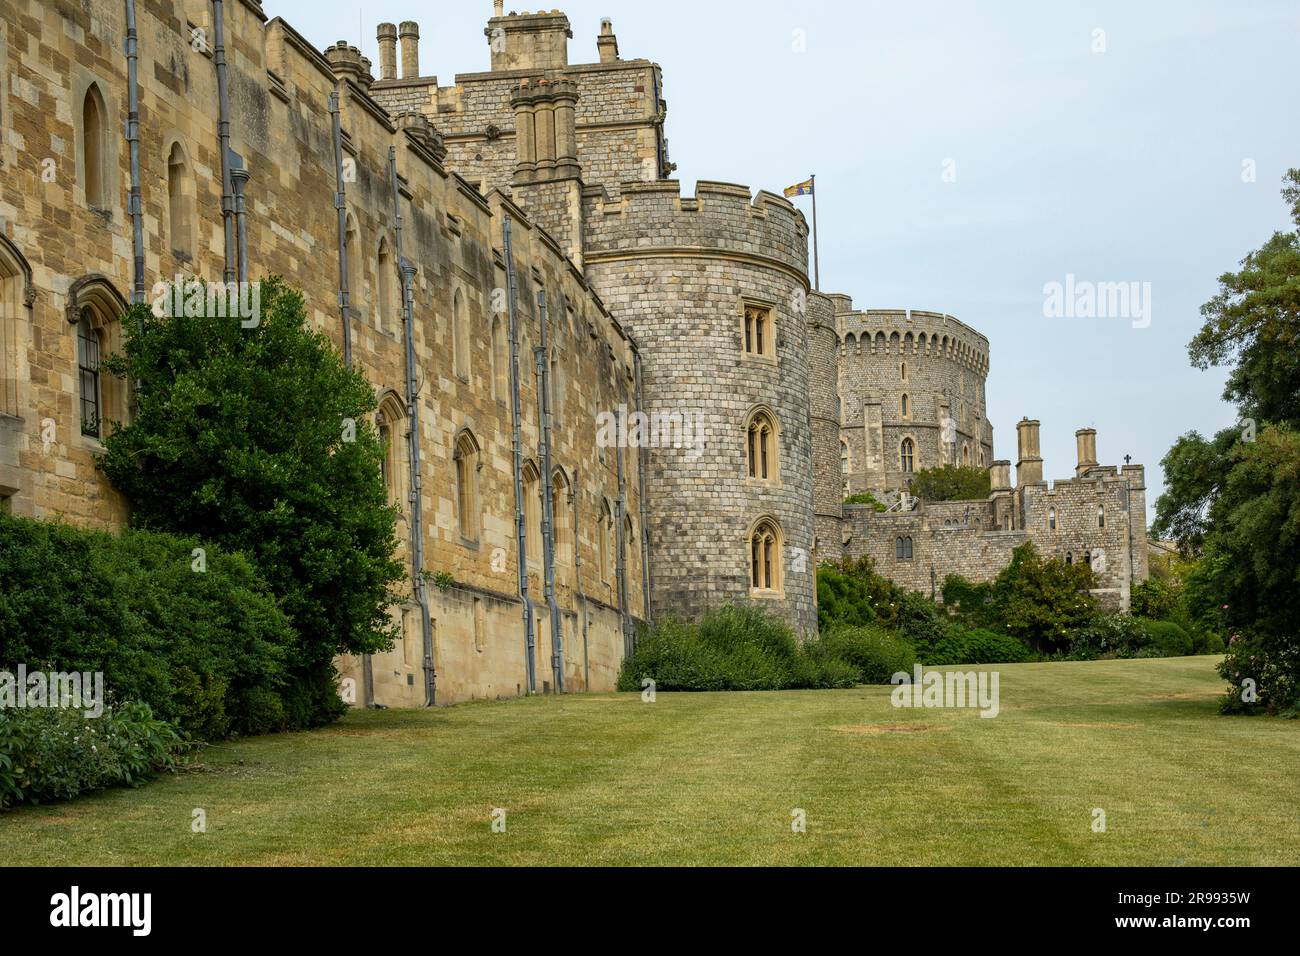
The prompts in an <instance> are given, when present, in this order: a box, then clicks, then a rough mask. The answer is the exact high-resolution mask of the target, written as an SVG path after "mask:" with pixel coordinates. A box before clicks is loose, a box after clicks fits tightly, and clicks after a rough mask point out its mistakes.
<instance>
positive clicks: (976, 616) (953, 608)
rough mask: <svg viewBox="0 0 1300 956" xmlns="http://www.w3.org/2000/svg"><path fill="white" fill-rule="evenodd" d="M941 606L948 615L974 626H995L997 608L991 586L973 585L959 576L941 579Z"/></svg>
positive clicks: (953, 575)
mask: <svg viewBox="0 0 1300 956" xmlns="http://www.w3.org/2000/svg"><path fill="white" fill-rule="evenodd" d="M943 606H944V608H945V609H946V610H947V611H948V612H949V613H950V614H955V615H956V616H958V617H960V618H961V619H962V620H963V621H966V622H967V623H969V624H972V625H975V626H996V624H997V623H998V621H997V617H998V615H997V608H996V606H995V605H994V604H993V585H992V583H989V582H986V583H983V584H974V583H972V582H970V581H967V580H966V579H965V578H963V577H962V576H961V575H960V574H950V575H948V576H947V577H946V578H944V579H943Z"/></svg>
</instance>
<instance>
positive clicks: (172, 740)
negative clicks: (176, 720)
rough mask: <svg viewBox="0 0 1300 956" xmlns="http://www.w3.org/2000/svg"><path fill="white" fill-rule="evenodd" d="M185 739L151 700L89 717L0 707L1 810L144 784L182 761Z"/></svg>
mask: <svg viewBox="0 0 1300 956" xmlns="http://www.w3.org/2000/svg"><path fill="white" fill-rule="evenodd" d="M180 748H181V738H180V735H179V734H177V732H176V730H175V728H173V727H172V726H171V725H170V724H168V723H167V722H166V721H162V720H157V719H156V718H154V716H153V713H152V711H151V710H150V709H149V706H148V705H147V704H141V703H129V704H123V705H121V706H119V707H116V708H110V709H107V710H105V711H104V713H103V714H102V715H101V716H100V717H97V718H88V717H86V716H85V715H84V714H83V713H82V711H80V710H75V709H71V708H38V709H22V710H14V709H6V710H0V808H3V807H7V806H12V805H14V804H18V803H45V802H48V801H51V800H70V799H71V798H73V797H75V796H77V794H79V793H85V792H88V791H91V790H100V789H103V788H104V787H113V786H123V785H125V786H131V787H135V786H139V785H140V784H142V783H144V782H145V781H147V780H150V779H152V778H153V777H155V776H157V774H158V773H159V772H161V771H162V770H165V769H168V768H170V767H172V766H174V764H175V760H176V755H177V754H178V753H179V751H180Z"/></svg>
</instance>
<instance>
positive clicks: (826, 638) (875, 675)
mask: <svg viewBox="0 0 1300 956" xmlns="http://www.w3.org/2000/svg"><path fill="white" fill-rule="evenodd" d="M808 647H809V653H811V654H813V655H815V656H817V657H818V658H819V659H821V660H823V661H826V662H836V661H838V662H842V663H843V664H845V665H847V666H848V667H849V668H850V669H851V671H852V675H853V682H854V683H859V684H888V683H889V679H890V677H892V676H893V675H894V674H897V673H899V672H900V671H902V672H904V673H907V674H910V673H911V672H912V665H913V664H915V663H916V652H915V651H914V650H913V649H912V646H911V645H910V644H908V643H907V642H906V641H904V640H902V639H901V638H899V637H898V636H897V635H896V634H893V633H891V632H890V631H887V630H885V629H884V628H882V627H880V626H879V625H868V626H866V627H836V628H833V629H832V630H830V631H828V632H827V633H825V634H823V635H821V637H820V638H819V639H818V640H817V641H815V642H812V643H810V644H809V646H808Z"/></svg>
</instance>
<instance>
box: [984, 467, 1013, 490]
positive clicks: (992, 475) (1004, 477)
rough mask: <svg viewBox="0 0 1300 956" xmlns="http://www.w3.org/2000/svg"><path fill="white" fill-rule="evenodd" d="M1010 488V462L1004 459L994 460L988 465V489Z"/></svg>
mask: <svg viewBox="0 0 1300 956" xmlns="http://www.w3.org/2000/svg"><path fill="white" fill-rule="evenodd" d="M1010 490H1011V462H1009V461H1007V460H1006V459H1000V460H998V461H995V462H994V463H993V464H992V465H990V466H989V491H990V492H993V491H1010Z"/></svg>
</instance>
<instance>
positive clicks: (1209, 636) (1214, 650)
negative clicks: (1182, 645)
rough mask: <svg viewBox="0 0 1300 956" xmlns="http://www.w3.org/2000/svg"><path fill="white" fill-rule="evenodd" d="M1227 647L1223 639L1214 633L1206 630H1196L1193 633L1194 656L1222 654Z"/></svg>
mask: <svg viewBox="0 0 1300 956" xmlns="http://www.w3.org/2000/svg"><path fill="white" fill-rule="evenodd" d="M1226 647H1227V645H1225V644H1224V643H1223V638H1221V637H1220V636H1219V635H1218V634H1215V633H1214V632H1213V631H1210V630H1206V629H1205V628H1196V629H1195V630H1194V631H1192V653H1193V654H1222V653H1223V652H1224V650H1225V649H1226Z"/></svg>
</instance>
